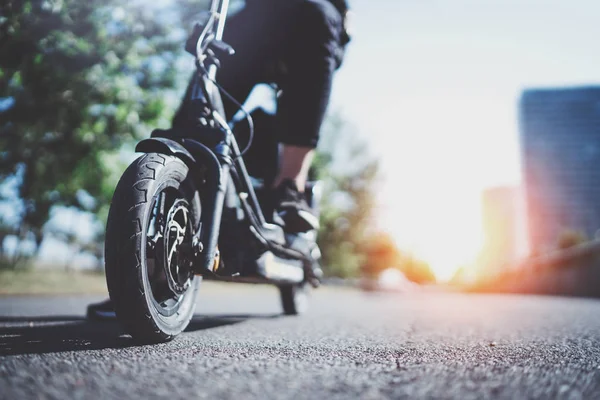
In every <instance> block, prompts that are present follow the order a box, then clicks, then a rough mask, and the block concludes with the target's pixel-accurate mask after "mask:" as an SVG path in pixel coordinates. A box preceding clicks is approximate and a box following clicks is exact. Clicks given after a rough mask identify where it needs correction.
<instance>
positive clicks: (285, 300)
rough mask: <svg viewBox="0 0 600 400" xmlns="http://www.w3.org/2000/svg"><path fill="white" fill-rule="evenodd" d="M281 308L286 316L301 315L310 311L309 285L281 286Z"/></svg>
mask: <svg viewBox="0 0 600 400" xmlns="http://www.w3.org/2000/svg"><path fill="white" fill-rule="evenodd" d="M279 295H280V296H281V306H282V307H283V313H284V314H285V315H301V314H304V313H306V311H308V296H309V292H308V285H307V284H304V283H303V284H299V285H281V286H279Z"/></svg>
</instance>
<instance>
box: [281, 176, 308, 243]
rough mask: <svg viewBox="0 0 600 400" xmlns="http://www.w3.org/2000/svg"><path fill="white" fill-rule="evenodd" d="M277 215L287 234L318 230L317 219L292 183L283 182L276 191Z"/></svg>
mask: <svg viewBox="0 0 600 400" xmlns="http://www.w3.org/2000/svg"><path fill="white" fill-rule="evenodd" d="M275 195H276V199H277V208H276V209H277V214H278V215H279V216H280V217H281V219H282V220H283V222H284V224H285V225H284V229H285V231H286V232H288V233H298V232H306V231H310V230H313V229H319V218H318V217H317V216H316V215H315V212H314V210H313V209H312V208H311V207H310V206H309V205H308V203H307V202H306V197H305V196H304V193H301V192H299V191H298V188H297V187H296V184H295V183H294V181H291V180H285V181H283V182H282V183H281V184H280V185H279V187H278V188H277V189H276V194H275Z"/></svg>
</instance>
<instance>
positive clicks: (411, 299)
mask: <svg viewBox="0 0 600 400" xmlns="http://www.w3.org/2000/svg"><path fill="white" fill-rule="evenodd" d="M204 289H205V290H204V291H203V292H202V294H201V296H200V300H199V305H198V309H197V315H196V317H195V318H194V320H193V322H192V324H191V325H190V328H189V329H188V331H187V332H186V333H184V334H182V335H181V336H180V337H178V338H177V339H176V340H175V341H173V342H170V343H167V344H161V345H154V346H136V345H135V344H134V343H132V341H131V339H130V338H129V337H128V336H125V335H123V334H122V333H121V331H120V330H119V327H118V325H117V324H116V323H112V322H109V323H99V322H88V321H86V320H85V319H84V318H83V314H84V311H85V305H86V303H87V302H88V301H92V300H97V298H89V297H86V298H83V297H68V298H64V297H51V298H50V297H46V298H24V297H12V298H1V299H0V354H1V356H0V398H2V399H28V398H35V399H45V398H56V399H64V398H81V399H91V398H93V399H101V398H102V399H104V398H114V399H122V398H144V399H145V398H168V399H170V400H172V399H197V398H198V399H201V398H208V399H221V398H228V399H248V398H254V399H282V398H289V399H311V400H314V399H350V398H360V399H379V398H456V399H470V398H473V399H481V398H506V399H514V398H528V399H531V398H537V399H551V398H560V399H594V398H596V399H598V398H600V301H597V300H584V299H568V298H556V297H555V298H553V297H536V296H531V297H527V296H510V295H506V296H502V295H462V294H450V293H446V294H444V293H421V294H412V295H402V294H367V293H362V292H358V291H353V290H350V289H337V288H334V289H332V288H325V289H320V290H318V291H315V292H314V293H313V296H312V309H311V312H310V313H309V314H307V315H305V316H302V317H283V316H281V315H280V313H279V304H278V297H277V293H276V291H275V289H274V288H271V287H259V286H239V285H232V284H230V285H222V284H221V285H216V284H212V285H211V284H205V288H204Z"/></svg>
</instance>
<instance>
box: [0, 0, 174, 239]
mask: <svg viewBox="0 0 600 400" xmlns="http://www.w3.org/2000/svg"><path fill="white" fill-rule="evenodd" d="M167 19H168V16H167V15H163V16H162V18H161V17H160V16H159V15H158V16H157V13H156V10H154V9H153V8H152V7H150V6H148V4H147V2H139V1H138V2H129V3H126V2H122V1H119V2H117V1H113V0H86V1H79V0H43V1H42V0H29V1H25V0H7V1H5V2H2V3H1V4H0V181H3V182H6V181H8V180H10V179H12V180H16V182H17V197H18V199H20V200H21V201H22V204H23V207H22V210H21V211H20V212H19V215H18V218H17V224H16V226H14V227H12V228H13V230H14V231H15V232H17V233H18V235H19V236H20V237H21V238H25V237H30V236H33V237H34V238H35V241H36V242H37V244H38V245H39V243H40V242H41V240H42V238H43V229H42V228H43V226H44V224H45V223H46V221H47V220H48V216H49V213H50V210H51V208H52V207H54V206H57V205H58V206H72V207H77V208H79V209H85V210H91V211H97V210H99V209H100V208H102V206H104V205H106V204H107V203H108V200H109V198H110V195H111V194H112V190H113V188H114V174H111V173H110V169H111V167H112V166H111V164H110V162H109V160H111V158H110V157H109V155H110V154H111V152H113V151H115V150H116V149H118V148H119V147H120V146H121V145H122V144H123V142H124V141H126V140H128V139H131V138H135V137H140V136H141V135H144V134H146V132H147V129H146V126H145V124H155V123H159V122H160V121H161V119H162V118H165V117H166V116H167V114H168V110H170V109H172V107H167V106H166V104H165V100H164V98H165V96H164V91H163V90H164V89H166V88H172V87H173V86H174V83H175V78H176V74H175V72H176V70H175V63H174V60H175V57H176V55H177V53H178V52H179V51H180V48H181V39H180V38H179V37H174V36H173V35H172V34H170V33H169V25H168V24H167V22H168V20H167ZM142 122H143V123H142ZM82 191H85V193H87V194H88V195H89V196H91V197H92V198H93V199H95V201H94V202H85V201H82V196H81V194H82ZM1 193H2V192H1V191H0V196H1ZM89 196H87V197H89ZM83 197H86V196H83ZM2 200H7V199H6V198H5V197H4V198H0V201H2Z"/></svg>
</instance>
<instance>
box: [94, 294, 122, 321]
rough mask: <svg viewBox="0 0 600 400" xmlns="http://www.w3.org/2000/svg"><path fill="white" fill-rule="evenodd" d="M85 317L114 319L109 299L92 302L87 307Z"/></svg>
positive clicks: (113, 309) (113, 311)
mask: <svg viewBox="0 0 600 400" xmlns="http://www.w3.org/2000/svg"><path fill="white" fill-rule="evenodd" d="M87 318H88V319H93V320H107V319H116V318H117V315H116V314H115V308H114V307H113V303H112V301H111V300H110V299H106V300H104V301H101V302H100V303H93V304H90V305H89V306H88V307H87Z"/></svg>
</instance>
